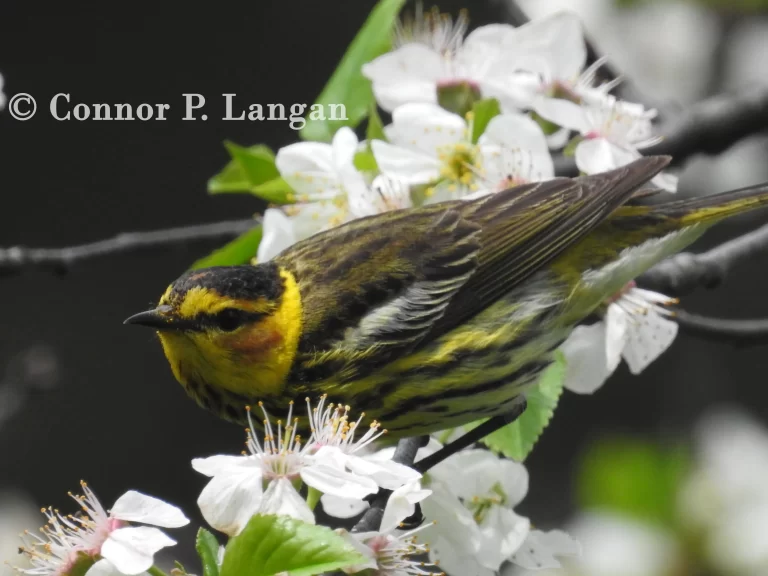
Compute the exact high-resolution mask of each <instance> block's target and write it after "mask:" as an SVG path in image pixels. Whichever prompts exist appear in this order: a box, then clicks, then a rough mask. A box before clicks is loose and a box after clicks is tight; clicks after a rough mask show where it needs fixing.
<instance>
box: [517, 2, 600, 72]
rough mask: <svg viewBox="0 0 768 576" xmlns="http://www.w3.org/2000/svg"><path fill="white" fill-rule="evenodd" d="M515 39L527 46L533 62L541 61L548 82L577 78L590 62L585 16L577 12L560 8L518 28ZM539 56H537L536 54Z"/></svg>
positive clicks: (536, 70) (527, 51) (537, 70)
mask: <svg viewBox="0 0 768 576" xmlns="http://www.w3.org/2000/svg"><path fill="white" fill-rule="evenodd" d="M515 40H516V41H517V42H518V43H520V44H522V45H524V46H525V47H526V50H525V52H526V53H527V54H528V56H529V58H530V59H531V62H539V63H541V64H542V65H543V68H541V69H533V70H532V71H533V72H536V73H539V74H542V75H543V76H544V77H545V78H546V79H547V81H549V82H551V81H553V80H561V81H570V82H572V81H575V80H576V78H577V77H578V75H579V74H580V73H581V71H582V69H583V68H584V65H585V64H586V61H587V49H586V45H585V43H584V35H583V32H582V27H581V19H580V18H579V16H578V15H577V14H576V13H575V12H570V11H559V12H555V13H554V14H551V15H549V16H546V17H544V18H536V19H534V20H531V21H530V22H529V23H527V24H525V25H523V26H520V28H518V29H517V31H516V35H515ZM534 55H535V56H537V58H535V59H533V58H531V57H532V56H534Z"/></svg>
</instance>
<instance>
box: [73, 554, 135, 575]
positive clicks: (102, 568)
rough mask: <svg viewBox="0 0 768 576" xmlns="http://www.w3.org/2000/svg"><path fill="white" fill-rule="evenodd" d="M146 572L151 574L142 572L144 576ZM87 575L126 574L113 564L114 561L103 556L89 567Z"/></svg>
mask: <svg viewBox="0 0 768 576" xmlns="http://www.w3.org/2000/svg"><path fill="white" fill-rule="evenodd" d="M144 574H146V575H147V576H149V574H148V573H147V572H142V576H143V575H144ZM85 576H125V574H123V573H122V572H120V570H118V569H117V568H115V565H114V564H112V562H110V561H109V560H105V559H104V558H102V559H101V560H98V561H97V562H96V563H95V564H94V565H93V566H91V567H90V568H88V570H87V571H86V573H85Z"/></svg>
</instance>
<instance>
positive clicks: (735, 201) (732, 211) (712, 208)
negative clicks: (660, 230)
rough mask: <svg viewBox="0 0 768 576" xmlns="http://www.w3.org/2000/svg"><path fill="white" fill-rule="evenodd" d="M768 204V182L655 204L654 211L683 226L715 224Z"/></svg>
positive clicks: (655, 213)
mask: <svg viewBox="0 0 768 576" xmlns="http://www.w3.org/2000/svg"><path fill="white" fill-rule="evenodd" d="M766 205H768V182H764V183H762V184H756V185H753V186H747V187H745V188H739V189H738V190H730V191H728V192H722V193H720V194H712V195H709V196H703V197H696V198H686V199H684V200H677V201H674V202H669V203H666V204H660V205H658V206H654V207H653V210H652V212H653V214H654V215H659V216H664V217H667V218H671V219H673V220H677V221H678V223H679V225H680V226H690V225H692V224H697V223H705V224H714V223H715V222H718V221H720V220H722V219H724V218H728V217H730V216H735V215H736V214H741V213H742V212H749V211H750V210H754V209H756V208H760V207H762V206H766Z"/></svg>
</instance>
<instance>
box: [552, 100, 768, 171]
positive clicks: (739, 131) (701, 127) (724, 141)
mask: <svg viewBox="0 0 768 576" xmlns="http://www.w3.org/2000/svg"><path fill="white" fill-rule="evenodd" d="M766 130H768V89H766V88H759V89H752V90H750V91H746V92H744V93H741V94H731V95H725V94H723V95H720V96H715V97H714V98H709V99H707V100H703V101H702V102H699V103H698V104H696V105H694V106H693V107H691V108H690V110H689V112H687V113H686V114H683V115H682V117H681V118H679V119H678V120H670V121H669V122H668V123H667V125H666V126H664V127H662V128H661V130H660V133H661V136H662V137H663V140H662V141H661V142H659V143H658V144H655V145H653V146H649V147H648V148H644V149H643V150H641V152H642V153H643V154H644V155H646V156H654V155H657V154H663V155H670V156H672V165H673V166H679V165H681V164H684V163H685V161H686V160H688V159H689V158H691V157H692V156H694V155H696V154H709V155H716V154H720V153H722V152H724V151H725V150H727V149H728V148H730V147H731V146H733V145H734V144H736V143H737V142H739V141H740V140H742V139H743V138H746V137H747V136H752V135H754V134H758V133H760V132H764V131H766ZM554 160H555V173H556V174H557V175H558V176H576V175H578V172H579V171H578V169H577V168H576V163H575V162H574V160H573V158H572V157H566V156H559V157H556V158H555V159H554Z"/></svg>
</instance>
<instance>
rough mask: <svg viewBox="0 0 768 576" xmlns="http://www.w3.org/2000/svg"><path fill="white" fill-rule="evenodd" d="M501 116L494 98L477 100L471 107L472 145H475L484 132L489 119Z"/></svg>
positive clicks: (499, 108) (497, 102)
mask: <svg viewBox="0 0 768 576" xmlns="http://www.w3.org/2000/svg"><path fill="white" fill-rule="evenodd" d="M499 114H501V107H500V106H499V101H498V100H496V98H486V99H485V100H479V101H478V102H475V104H474V106H472V143H473V144H475V143H477V141H478V139H479V138H480V136H481V135H482V134H483V132H485V129H486V128H487V126H488V123H489V122H490V121H491V118H493V117H494V116H498V115H499Z"/></svg>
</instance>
